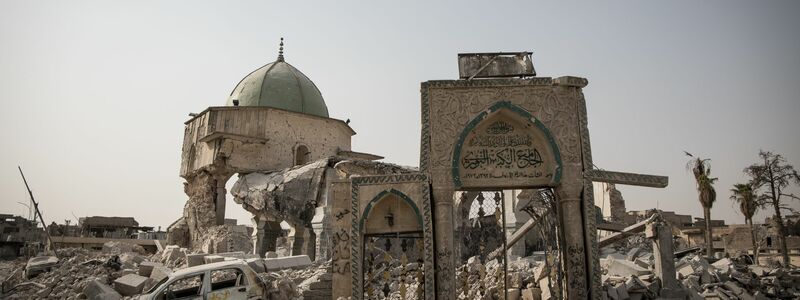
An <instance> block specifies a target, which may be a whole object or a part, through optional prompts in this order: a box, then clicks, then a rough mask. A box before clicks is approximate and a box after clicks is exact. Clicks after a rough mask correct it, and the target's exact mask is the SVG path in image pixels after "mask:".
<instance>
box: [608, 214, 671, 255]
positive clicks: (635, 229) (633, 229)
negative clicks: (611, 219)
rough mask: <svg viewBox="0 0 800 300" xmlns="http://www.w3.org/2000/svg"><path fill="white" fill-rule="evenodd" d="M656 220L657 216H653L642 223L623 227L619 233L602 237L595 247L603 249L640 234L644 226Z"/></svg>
mask: <svg viewBox="0 0 800 300" xmlns="http://www.w3.org/2000/svg"><path fill="white" fill-rule="evenodd" d="M656 218H657V214H653V215H652V216H650V217H649V218H647V219H646V220H644V221H641V222H639V223H636V224H633V225H631V226H628V227H625V229H623V230H622V231H620V232H615V233H612V234H610V235H608V236H606V237H603V238H601V239H600V240H598V241H597V247H599V248H603V247H605V246H608V245H611V244H613V243H616V242H619V241H621V240H623V239H625V238H626V237H628V236H630V235H632V234H635V233H639V232H642V231H644V228H645V226H647V224H649V223H650V222H653V221H654V220H655V219H656Z"/></svg>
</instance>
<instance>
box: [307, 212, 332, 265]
mask: <svg viewBox="0 0 800 300" xmlns="http://www.w3.org/2000/svg"><path fill="white" fill-rule="evenodd" d="M327 219H328V215H327V213H326V207H317V208H316V209H314V218H313V219H311V229H312V230H313V231H314V235H315V236H316V242H315V243H314V244H315V246H316V248H315V252H316V260H315V261H323V260H327V259H328V258H329V257H328V243H327V237H326V236H325V234H324V232H325V231H326V226H325V223H327Z"/></svg>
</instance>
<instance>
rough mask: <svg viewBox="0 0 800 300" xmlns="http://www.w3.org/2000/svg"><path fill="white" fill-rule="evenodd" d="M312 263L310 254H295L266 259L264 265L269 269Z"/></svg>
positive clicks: (295, 266) (296, 266)
mask: <svg viewBox="0 0 800 300" xmlns="http://www.w3.org/2000/svg"><path fill="white" fill-rule="evenodd" d="M310 264H311V259H310V258H309V257H308V255H295V256H285V257H278V258H265V259H264V266H265V268H266V270H267V271H273V270H280V269H288V268H299V267H305V266H308V265H310Z"/></svg>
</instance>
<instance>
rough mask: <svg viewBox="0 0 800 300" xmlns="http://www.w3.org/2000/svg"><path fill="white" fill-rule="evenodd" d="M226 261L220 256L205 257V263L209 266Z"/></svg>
mask: <svg viewBox="0 0 800 300" xmlns="http://www.w3.org/2000/svg"><path fill="white" fill-rule="evenodd" d="M224 260H225V258H224V257H222V256H219V255H206V257H203V261H205V262H206V263H207V264H211V263H215V262H221V261H224Z"/></svg>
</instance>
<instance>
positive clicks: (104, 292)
mask: <svg viewBox="0 0 800 300" xmlns="http://www.w3.org/2000/svg"><path fill="white" fill-rule="evenodd" d="M83 294H84V295H86V298H87V299H89V300H105V299H107V300H118V299H122V295H120V294H119V293H117V291H115V290H114V289H113V288H111V287H110V286H109V285H107V284H105V283H103V282H101V281H100V280H97V279H95V280H91V281H89V283H88V284H86V288H85V289H83Z"/></svg>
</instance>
